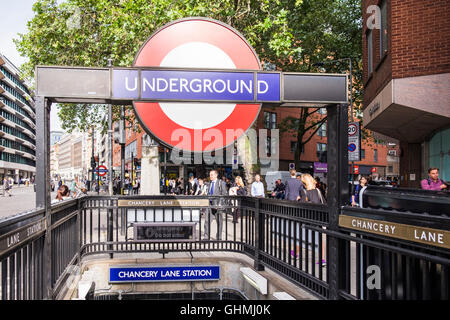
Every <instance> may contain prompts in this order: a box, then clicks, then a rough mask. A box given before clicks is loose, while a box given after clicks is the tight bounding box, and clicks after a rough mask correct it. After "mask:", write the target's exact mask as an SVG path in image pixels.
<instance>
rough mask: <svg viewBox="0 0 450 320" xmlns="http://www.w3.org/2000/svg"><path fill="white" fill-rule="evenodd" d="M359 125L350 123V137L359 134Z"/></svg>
mask: <svg viewBox="0 0 450 320" xmlns="http://www.w3.org/2000/svg"><path fill="white" fill-rule="evenodd" d="M358 129H359V128H358V125H357V124H356V123H349V124H348V135H349V136H353V135H355V134H357V133H358Z"/></svg>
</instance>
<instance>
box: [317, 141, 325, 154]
mask: <svg viewBox="0 0 450 320" xmlns="http://www.w3.org/2000/svg"><path fill="white" fill-rule="evenodd" d="M317 151H318V152H322V151H327V144H326V143H318V144H317Z"/></svg>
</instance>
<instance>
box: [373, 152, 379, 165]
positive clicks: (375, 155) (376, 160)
mask: <svg viewBox="0 0 450 320" xmlns="http://www.w3.org/2000/svg"><path fill="white" fill-rule="evenodd" d="M373 162H378V150H377V149H373Z"/></svg>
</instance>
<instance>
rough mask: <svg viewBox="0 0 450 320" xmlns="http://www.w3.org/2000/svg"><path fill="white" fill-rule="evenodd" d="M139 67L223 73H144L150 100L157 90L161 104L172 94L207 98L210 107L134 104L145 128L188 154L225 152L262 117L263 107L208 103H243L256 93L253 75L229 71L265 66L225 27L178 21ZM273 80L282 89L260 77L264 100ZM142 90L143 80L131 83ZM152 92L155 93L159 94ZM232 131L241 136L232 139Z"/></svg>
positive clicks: (143, 53) (143, 52)
mask: <svg viewBox="0 0 450 320" xmlns="http://www.w3.org/2000/svg"><path fill="white" fill-rule="evenodd" d="M133 66H135V67H152V66H153V67H169V68H186V67H188V68H189V67H191V68H207V69H216V70H221V71H217V72H215V73H214V72H213V73H214V74H213V73H211V72H197V73H196V74H192V73H190V74H189V73H183V72H182V71H178V72H176V71H172V72H161V71H156V72H152V71H151V70H150V71H146V72H147V73H145V74H144V75H143V74H142V73H144V71H142V72H141V77H143V76H145V77H144V78H143V79H141V87H142V86H143V87H142V89H144V87H145V88H148V89H149V91H148V92H149V94H150V96H149V97H151V94H154V93H155V91H156V94H157V95H158V98H160V99H161V98H164V97H168V94H169V91H172V95H173V94H175V95H179V96H180V97H184V99H186V97H187V98H189V97H190V95H196V96H198V95H199V94H202V95H204V97H205V99H204V100H205V101H206V102H204V103H198V102H197V103H195V102H159V103H157V102H145V101H144V102H142V101H140V102H134V103H133V105H134V108H135V111H136V113H137V115H138V118H139V119H140V121H141V123H142V124H143V127H144V128H146V129H147V131H149V132H150V133H151V134H152V135H153V136H155V137H156V138H158V139H159V140H160V141H161V143H163V144H165V145H166V146H168V147H177V148H179V149H183V150H187V151H209V150H217V149H221V148H223V147H225V146H228V145H230V144H231V143H233V142H234V141H235V140H237V138H238V137H240V136H241V135H242V134H243V133H244V132H245V131H246V130H247V129H248V128H250V127H251V125H252V124H253V123H254V121H256V118H257V117H258V114H259V111H260V108H261V105H260V104H240V103H237V104H236V103H225V102H224V103H212V102H207V101H208V100H210V101H211V100H214V99H218V97H219V98H220V99H225V100H226V98H227V97H228V96H229V95H230V92H235V93H236V94H239V96H240V99H242V100H243V101H244V100H246V99H247V98H249V97H248V96H249V95H251V96H252V97H253V95H254V94H256V93H255V92H254V91H253V88H254V86H255V84H254V83H253V75H252V76H251V77H250V78H248V79H246V77H248V76H247V75H245V73H244V74H242V75H239V77H238V78H236V77H235V76H233V74H231V73H228V74H227V72H226V69H246V70H261V64H260V62H259V59H258V57H257V55H256V53H255V52H254V51H253V49H252V48H251V46H250V45H249V44H248V43H247V41H246V40H245V38H244V37H243V36H242V35H241V34H240V33H238V32H237V31H236V30H234V29H233V28H232V27H230V26H228V25H226V24H224V23H221V22H219V21H215V20H211V19H204V18H190V19H183V20H178V21H175V22H172V23H170V24H168V25H166V26H164V27H163V28H161V29H160V30H158V31H157V32H156V33H154V34H153V35H152V36H151V37H150V38H149V39H148V40H147V42H146V43H145V44H144V45H143V47H142V48H141V49H140V51H139V52H138V54H137V56H136V59H135V61H134V63H133ZM222 70H223V71H222ZM258 81H260V82H258ZM262 81H264V82H262ZM273 81H274V83H275V84H273V85H275V86H276V85H277V84H278V85H279V77H278V80H277V77H276V76H275V77H273V76H272V74H270V73H265V74H261V75H258V79H257V84H258V85H257V87H259V88H258V89H259V90H258V95H260V94H265V93H267V92H266V90H267V89H268V88H267V87H266V85H269V86H270V85H271V83H272V82H273ZM277 81H278V82H277ZM250 84H251V86H250ZM136 86H137V80H136V81H134V83H133V81H131V83H129V87H130V89H133V88H134V87H136ZM158 86H159V90H160V91H159V92H158V89H157V88H158ZM150 88H153V89H154V90H153V93H152V92H150ZM163 89H164V90H163ZM187 91H189V92H187ZM250 93H251V94H250ZM142 94H144V91H142ZM213 98H214V99H213ZM275 98H278V100H279V99H280V98H279V97H275ZM275 98H274V99H275ZM196 99H198V97H196ZM155 100H156V98H155ZM207 129H208V131H206V130H207ZM227 131H228V132H232V131H234V132H236V134H235V135H233V134H228V135H227Z"/></svg>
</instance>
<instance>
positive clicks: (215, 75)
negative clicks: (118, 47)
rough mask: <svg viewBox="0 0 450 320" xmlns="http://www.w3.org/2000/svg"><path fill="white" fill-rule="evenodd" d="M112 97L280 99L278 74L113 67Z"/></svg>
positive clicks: (270, 100)
mask: <svg viewBox="0 0 450 320" xmlns="http://www.w3.org/2000/svg"><path fill="white" fill-rule="evenodd" d="M112 83H113V92H112V94H113V97H114V98H116V99H133V100H141V101H145V100H150V101H205V102H206V101H215V102H217V101H223V102H230V101H232V102H245V103H254V102H279V101H280V99H281V95H280V91H281V87H280V83H281V74H280V73H278V72H275V73H267V72H254V71H248V72H245V71H240V72H232V71H228V72H227V71H207V70H202V71H197V70H195V71H194V70H193V71H186V70H170V69H168V70H164V69H157V70H148V69H141V70H130V69H123V70H121V69H115V70H113V75H112Z"/></svg>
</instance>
